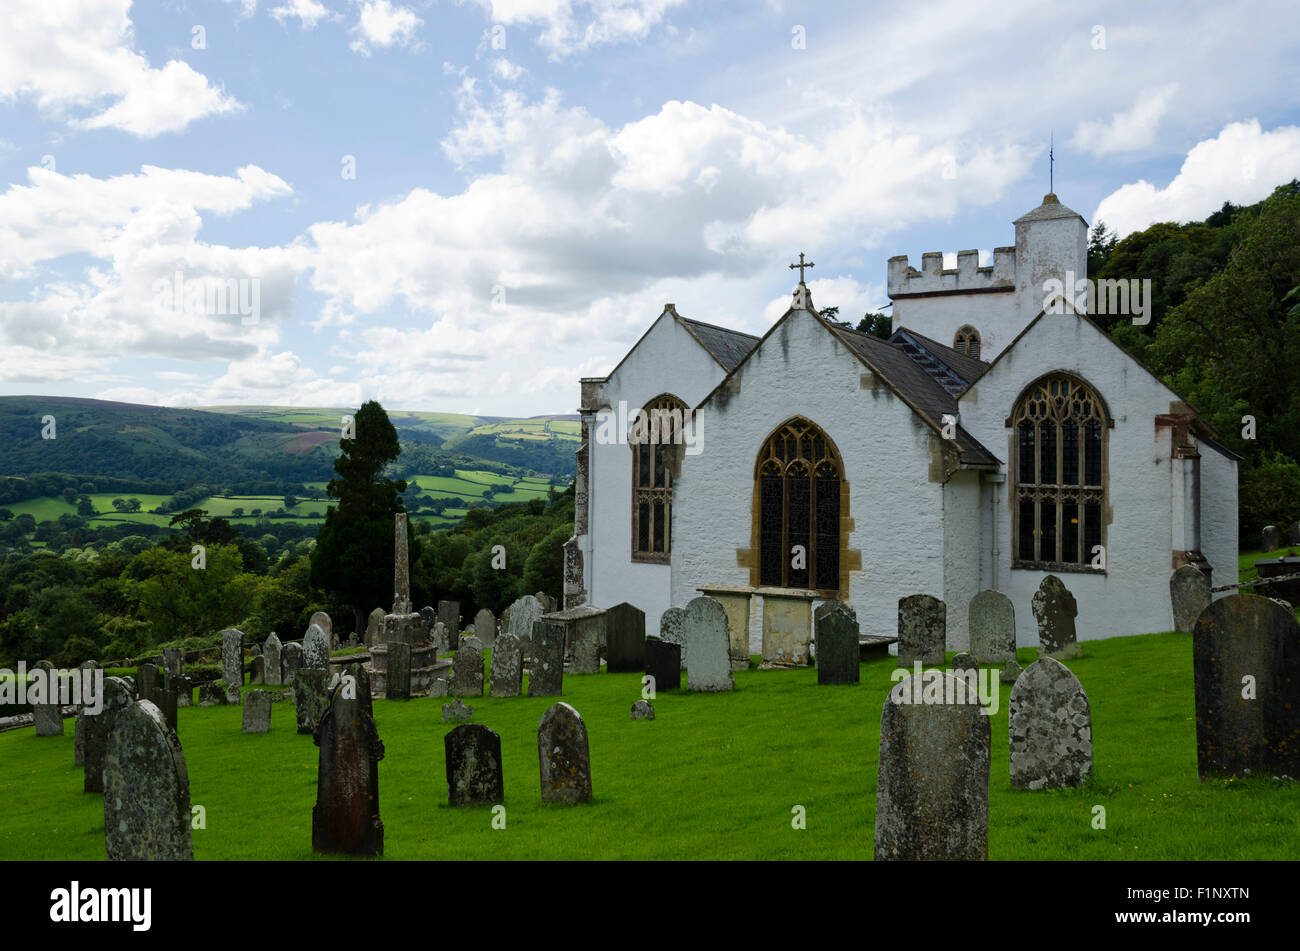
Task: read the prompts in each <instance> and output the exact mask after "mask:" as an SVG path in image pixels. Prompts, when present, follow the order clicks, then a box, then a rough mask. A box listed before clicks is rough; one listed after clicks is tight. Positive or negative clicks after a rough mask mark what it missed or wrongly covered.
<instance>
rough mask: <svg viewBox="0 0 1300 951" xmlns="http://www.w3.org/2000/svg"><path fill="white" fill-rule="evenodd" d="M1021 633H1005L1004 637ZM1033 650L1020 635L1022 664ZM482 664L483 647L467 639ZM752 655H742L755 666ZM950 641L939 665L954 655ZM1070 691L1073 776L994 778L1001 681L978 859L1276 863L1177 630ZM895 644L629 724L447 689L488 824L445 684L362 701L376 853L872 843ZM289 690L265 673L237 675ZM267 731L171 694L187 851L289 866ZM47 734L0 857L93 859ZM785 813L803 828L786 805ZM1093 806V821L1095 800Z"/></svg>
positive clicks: (99, 823)
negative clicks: (543, 764) (467, 732)
mask: <svg viewBox="0 0 1300 951" xmlns="http://www.w3.org/2000/svg"><path fill="white" fill-rule="evenodd" d="M1022 636H1023V635H1022ZM1036 653H1037V652H1036V650H1035V649H1034V648H1023V647H1022V648H1020V650H1019V651H1018V652H1017V660H1018V661H1019V663H1020V664H1021V665H1022V666H1023V667H1028V666H1029V665H1030V664H1031V663H1032V662H1033V661H1034V659H1035V657H1036ZM485 654H486V663H485V670H490V669H491V651H485ZM754 660H755V661H757V658H754ZM951 660H952V655H951V654H949V655H948V656H947V657H946V658H945V661H951ZM1067 665H1068V667H1069V668H1070V669H1071V670H1072V671H1073V672H1074V674H1075V675H1076V676H1077V677H1078V679H1079V681H1080V682H1081V683H1082V685H1083V686H1084V688H1085V689H1086V691H1087V695H1088V699H1089V702H1090V705H1091V714H1092V742H1093V759H1094V775H1093V778H1092V779H1091V780H1089V781H1088V782H1086V783H1085V784H1084V785H1082V786H1080V787H1078V788H1069V789H1057V790H1042V791H1028V790H1018V789H1015V788H1013V787H1012V784H1011V778H1010V764H1009V761H1008V710H1009V706H1010V693H1011V688H1010V687H1009V686H1006V685H1003V686H1002V687H1001V689H1000V691H999V697H998V707H997V712H996V713H995V714H993V715H992V716H990V717H989V718H988V719H989V727H990V733H991V747H990V761H989V805H988V811H989V822H988V855H989V858H990V859H994V860H999V859H1001V860H1015V859H1063V858H1069V859H1100V860H1150V859H1178V860H1186V859H1192V860H1206V859H1287V858H1293V857H1294V845H1293V844H1294V842H1295V841H1296V835H1297V834H1298V833H1300V819H1298V818H1297V816H1300V785H1297V784H1294V783H1287V782H1284V781H1279V780H1275V779H1273V778H1271V777H1270V776H1265V775H1259V776H1253V777H1249V778H1207V779H1206V780H1205V781H1203V782H1202V781H1200V780H1198V777H1197V738H1196V737H1197V735H1196V722H1195V711H1196V705H1195V699H1194V693H1193V669H1192V636H1191V635H1189V634H1181V633H1158V634H1150V635H1145V636H1138V637H1123V638H1113V639H1108V640H1098V641H1089V642H1087V643H1086V644H1084V645H1083V656H1081V657H1079V658H1077V659H1074V660H1070V661H1068V662H1067ZM896 670H898V666H897V658H894V657H882V658H880V659H877V660H872V661H866V662H863V663H862V664H861V665H860V668H859V673H860V681H859V682H858V683H856V684H853V683H850V684H837V685H824V686H819V685H818V672H817V669H816V668H813V667H804V668H797V669H780V670H758V669H756V665H751V669H748V670H738V671H736V672H735V673H734V675H733V676H734V682H735V687H734V689H732V690H730V691H725V692H719V693H698V692H697V693H692V692H688V691H687V690H686V689H685V688H686V677H685V675H683V678H682V688H683V689H681V690H677V691H667V692H660V693H658V694H657V696H656V698H655V699H654V701H653V706H654V708H655V719H654V720H633V719H631V718H630V716H629V710H630V708H631V706H632V704H633V703H634V702H636V701H637V700H639V699H640V698H641V690H642V684H641V675H640V674H638V673H613V674H611V673H608V672H603V671H602V672H601V673H600V674H598V675H576V674H569V673H566V674H565V676H564V678H563V684H562V690H563V696H562V697H530V696H528V677H527V675H525V677H524V680H523V693H522V695H520V696H515V697H507V698H497V697H491V696H488V695H487V694H488V691H487V689H486V688H485V689H484V694H483V695H482V696H478V697H466V698H463V702H464V703H465V704H467V705H468V706H470V707H472V708H473V716H472V722H473V723H475V724H483V725H486V726H488V727H490V728H491V729H492V730H493V731H495V733H496V734H497V735H498V736H499V737H500V745H501V757H502V778H503V791H504V798H503V801H502V802H503V805H504V806H505V810H506V812H505V828H504V829H498V828H493V818H494V814H493V812H492V810H491V809H490V807H488V806H486V805H483V806H466V807H458V808H454V807H451V806H449V805H448V793H447V782H446V773H445V752H444V738H445V736H446V735H447V734H448V733H450V732H451V731H452V730H453V729H454V728H455V727H456V726H457V724H456V723H455V722H444V721H443V717H442V715H441V711H442V705H443V704H444V703H445V702H448V700H449V699H450V698H437V697H421V696H417V697H413V698H412V699H410V700H387V699H376V700H375V701H374V702H373V709H374V722H375V726H376V728H377V732H378V736H379V738H380V739H381V740H382V742H383V745H384V757H383V759H382V760H381V761H380V762H379V763H378V777H379V803H380V815H381V817H382V821H383V824H384V850H383V855H384V857H385V858H387V859H395V860H400V859H441V858H459V859H485V858H486V859H538V858H569V859H581V858H610V859H613V858H628V859H636V858H651V859H672V858H718V859H864V858H870V857H871V856H872V852H873V838H874V824H875V810H876V784H877V770H878V765H879V763H878V755H879V749H880V742H881V737H880V725H881V714H882V711H883V707H884V703H885V699H886V697H887V695H888V694H889V692H890V690H891V688H892V687H893V686H894V678H893V677H892V675H893V673H894V671H896ZM253 690H265V691H269V692H287V691H288V690H290V688H285V687H279V686H259V687H252V686H245V687H244V691H243V698H244V700H245V702H247V700H248V696H249V693H250V692H251V691H253ZM557 700H562V701H563V702H565V703H567V704H569V705H571V706H572V707H574V708H575V709H576V710H577V711H578V712H579V713H580V714H581V716H582V718H583V720H584V721H585V723H586V729H587V733H588V736H589V741H590V757H591V783H592V790H593V797H592V801H591V802H590V803H587V804H583V805H576V806H563V805H558V804H543V803H542V800H541V796H540V793H539V772H538V770H539V762H538V747H537V730H538V723H539V720H540V719H541V717H542V715H543V714H544V713H545V712H546V710H547V709H548V708H549V707H551V706H552V704H553V703H554V702H555V701H557ZM270 710H271V714H270V730H269V732H267V733H264V734H249V733H244V732H242V729H241V723H242V717H243V714H244V709H243V708H242V707H235V706H211V707H198V706H189V707H181V708H180V710H179V711H178V714H179V722H178V727H179V729H178V736H179V739H180V743H181V745H182V746H183V749H184V757H185V763H186V768H187V771H188V776H189V786H190V801H191V803H192V805H193V806H195V807H202V814H203V825H204V827H203V828H197V829H194V830H193V832H192V836H193V850H194V857H195V859H198V860H220V859H290V860H295V859H308V858H313V857H319V856H317V854H316V853H314V852H313V849H312V807H313V804H314V803H315V801H316V794H317V764H318V756H319V749H318V748H317V746H315V745H314V744H313V741H312V737H311V736H310V735H309V734H301V733H298V732H297V731H296V729H295V726H296V724H295V709H294V704H293V703H292V702H291V701H289V700H286V702H279V703H273V704H271V705H270ZM65 722H66V725H67V728H66V729H65V731H64V733H63V735H62V736H53V737H38V736H36V735H35V731H34V730H32V729H30V728H29V729H21V730H14V731H11V732H7V733H3V734H0V761H3V762H4V763H5V764H6V769H5V771H4V773H3V775H2V776H0V797H3V801H4V802H5V805H6V808H5V809H4V810H3V811H2V812H0V858H5V859H17V858H23V859H49V860H53V859H86V860H98V859H103V858H104V855H105V835H104V807H103V800H102V797H101V796H100V795H96V794H93V793H85V792H83V791H82V774H83V769H82V768H81V767H78V766H74V765H73V745H74V741H73V730H72V720H70V719H69V720H67V721H65ZM798 806H802V807H803V813H804V818H805V823H804V824H805V827H804V828H802V829H798V828H795V825H797V824H799V823H798V822H797V821H796V820H797V815H796V814H797V812H798V810H796V807H798ZM1097 806H1102V807H1104V809H1105V828H1094V826H1095V825H1096V815H1097V813H1096V807H1097Z"/></svg>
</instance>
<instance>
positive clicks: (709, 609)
mask: <svg viewBox="0 0 1300 951" xmlns="http://www.w3.org/2000/svg"><path fill="white" fill-rule="evenodd" d="M682 633H683V634H684V635H685V637H686V649H687V651H688V652H689V654H690V662H689V664H688V665H687V667H686V689H687V690H690V691H692V692H702V693H720V692H722V691H725V690H731V689H732V688H733V687H735V685H736V681H735V678H734V677H732V675H731V635H730V634H729V633H728V630H727V609H726V608H724V607H723V606H722V602H720V601H715V600H714V599H713V598H710V597H708V596H706V595H701V596H700V597H698V598H695V599H693V600H692V601H691V602H690V603H689V604H687V605H686V613H685V616H684V617H683V618H682Z"/></svg>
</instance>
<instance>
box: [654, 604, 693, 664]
mask: <svg viewBox="0 0 1300 951" xmlns="http://www.w3.org/2000/svg"><path fill="white" fill-rule="evenodd" d="M685 619H686V612H685V611H684V610H682V609H681V608H668V609H667V610H666V611H664V613H663V614H661V615H659V639H660V640H661V641H667V642H668V643H669V644H677V645H679V646H680V647H681V649H682V670H685V669H686V667H687V664H686V633H685V630H684V629H683V627H682V624H683V623H684V621H685Z"/></svg>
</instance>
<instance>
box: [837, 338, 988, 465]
mask: <svg viewBox="0 0 1300 951" xmlns="http://www.w3.org/2000/svg"><path fill="white" fill-rule="evenodd" d="M826 326H827V327H828V328H829V329H830V331H831V332H832V333H833V334H835V336H836V337H837V338H839V340H840V341H841V342H842V343H843V344H844V345H845V346H847V347H848V348H849V349H850V350H852V351H853V353H854V354H856V355H857V357H858V358H859V359H860V360H862V362H864V363H866V364H867V365H868V366H869V367H871V368H872V369H873V370H875V371H876V372H877V373H878V374H879V375H880V376H881V377H883V378H884V380H885V382H886V383H887V384H889V385H891V386H892V387H893V388H894V389H895V390H897V391H898V393H899V395H900V396H902V397H903V399H904V400H905V401H906V402H908V403H910V404H911V405H912V407H913V409H915V410H916V411H917V412H919V413H920V414H921V415H922V416H924V417H925V418H926V419H928V420H929V421H930V423H931V424H932V425H934V426H935V427H936V428H940V427H942V426H943V417H944V414H950V415H952V416H957V415H958V413H957V398H956V396H955V395H954V394H952V393H949V392H948V390H946V389H944V387H943V386H942V385H941V384H940V383H939V382H938V381H937V380H936V379H935V378H934V377H933V376H931V375H930V374H929V373H927V372H926V371H925V370H924V369H923V368H922V367H921V366H920V364H918V363H917V362H916V361H915V360H914V359H912V357H910V356H908V354H907V353H906V352H905V351H904V350H903V348H902V347H901V346H899V345H898V344H895V343H890V342H889V341H887V340H881V339H880V338H879V337H873V336H871V335H870V334H864V333H859V332H858V331H856V330H849V329H848V328H845V327H838V326H835V325H834V324H829V323H828V324H827V325H826ZM931 342H933V341H931ZM936 346H940V345H937V344H936ZM954 353H955V351H954ZM958 355H959V354H958ZM959 356H960V355H959ZM968 359H969V358H968ZM975 362H977V363H978V362H979V361H975ZM955 436H956V438H955V440H954V441H955V442H956V443H957V448H958V450H960V458H961V461H962V463H963V464H965V465H971V466H996V465H997V464H998V458H997V457H996V456H995V455H993V453H991V452H989V451H988V449H986V448H985V447H984V446H983V445H981V444H980V442H979V440H977V439H976V438H975V437H974V436H972V435H971V434H970V433H968V432H966V430H965V429H963V428H962V427H961V426H958V427H957V429H956V432H955Z"/></svg>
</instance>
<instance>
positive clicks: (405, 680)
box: [384, 641, 411, 700]
mask: <svg viewBox="0 0 1300 951" xmlns="http://www.w3.org/2000/svg"><path fill="white" fill-rule="evenodd" d="M384 676H385V681H384V683H385V690H384V696H385V697H386V698H387V699H389V700H409V699H410V698H411V645H410V644H407V643H405V642H403V641H389V642H388V671H387V673H386V674H385V675H384Z"/></svg>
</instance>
